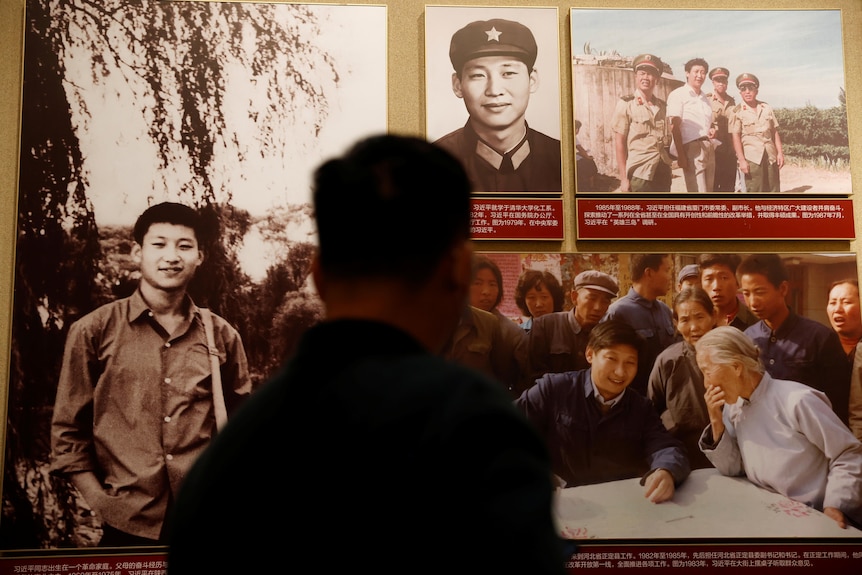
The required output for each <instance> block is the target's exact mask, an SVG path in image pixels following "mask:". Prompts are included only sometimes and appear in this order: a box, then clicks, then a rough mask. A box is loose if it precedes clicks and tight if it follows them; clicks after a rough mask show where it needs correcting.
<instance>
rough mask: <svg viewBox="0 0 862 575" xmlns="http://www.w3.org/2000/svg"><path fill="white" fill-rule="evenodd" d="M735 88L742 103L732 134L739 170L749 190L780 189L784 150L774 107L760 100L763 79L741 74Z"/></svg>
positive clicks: (732, 124) (735, 111)
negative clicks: (780, 172) (758, 95)
mask: <svg viewBox="0 0 862 575" xmlns="http://www.w3.org/2000/svg"><path fill="white" fill-rule="evenodd" d="M736 87H737V88H739V92H740V94H741V95H742V103H741V104H738V105H737V106H735V107H734V108H733V121H732V123H731V128H730V133H731V134H732V136H733V148H734V150H735V151H736V159H737V161H738V162H739V169H740V170H741V171H742V173H743V174H745V185H746V189H747V190H748V191H749V192H778V191H780V180H779V170H781V168H782V167H783V166H784V151H783V150H782V148H781V136H779V135H778V120H777V119H776V118H775V113H774V112H773V111H772V106H770V105H769V104H767V103H766V102H761V101H759V100H758V99H757V91H758V89H759V88H760V80H758V79H757V76H755V75H754V74H749V73H745V74H740V75H739V76H737V78H736Z"/></svg>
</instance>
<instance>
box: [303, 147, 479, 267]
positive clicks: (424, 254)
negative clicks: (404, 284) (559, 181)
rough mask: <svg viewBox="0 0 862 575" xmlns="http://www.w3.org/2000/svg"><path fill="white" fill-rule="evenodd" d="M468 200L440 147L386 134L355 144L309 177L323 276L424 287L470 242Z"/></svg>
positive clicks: (463, 181) (457, 169)
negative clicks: (372, 278)
mask: <svg viewBox="0 0 862 575" xmlns="http://www.w3.org/2000/svg"><path fill="white" fill-rule="evenodd" d="M470 194H471V187H470V180H469V178H468V176H467V173H466V172H465V170H464V168H463V166H462V165H461V163H460V162H459V161H458V160H457V159H456V158H455V157H454V156H452V155H451V154H450V153H449V152H447V151H445V150H443V149H442V148H440V147H439V146H436V145H434V144H431V143H429V142H428V141H426V140H424V139H421V138H417V137H413V136H398V135H390V134H385V135H375V136H371V137H368V138H366V139H363V140H360V141H359V142H358V143H356V144H355V145H354V146H353V147H352V148H351V149H350V150H348V152H347V153H346V154H345V155H343V156H342V157H340V158H335V159H331V160H328V161H326V162H324V163H323V164H322V165H321V166H320V167H319V168H318V169H317V170H316V171H315V173H314V183H313V201H314V215H315V219H316V222H317V233H318V242H319V260H320V265H321V269H323V270H324V271H325V272H326V273H328V274H330V275H332V276H335V277H340V278H357V277H366V276H377V277H400V278H403V279H406V280H409V281H411V282H421V281H424V280H425V279H427V278H428V277H429V276H430V275H431V273H433V269H434V267H435V265H436V264H437V263H439V262H440V261H441V258H442V257H443V256H444V255H445V254H446V253H447V252H448V251H449V250H450V249H451V248H452V247H453V246H454V245H456V243H457V242H458V241H461V240H466V239H468V238H469V236H470Z"/></svg>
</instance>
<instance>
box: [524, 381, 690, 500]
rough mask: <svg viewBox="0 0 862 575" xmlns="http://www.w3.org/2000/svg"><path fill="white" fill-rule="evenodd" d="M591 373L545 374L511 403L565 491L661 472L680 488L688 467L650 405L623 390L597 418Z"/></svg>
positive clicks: (678, 444) (677, 444)
mask: <svg viewBox="0 0 862 575" xmlns="http://www.w3.org/2000/svg"><path fill="white" fill-rule="evenodd" d="M591 381H592V380H591V370H590V369H585V370H581V371H568V372H565V373H549V374H546V375H544V376H543V377H542V378H541V379H539V380H538V383H537V384H536V385H535V386H533V387H531V388H530V389H528V390H526V391H525V392H524V393H523V394H521V396H520V397H519V398H518V399H516V400H515V405H516V406H517V407H518V408H519V409H520V410H521V411H523V412H524V414H525V415H526V416H527V419H529V420H530V422H532V423H533V425H534V426H535V427H536V429H537V430H538V432H539V434H540V435H541V436H542V437H544V438H545V442H546V444H547V446H548V449H549V451H550V454H551V467H552V469H553V471H554V473H555V474H557V475H558V476H560V477H561V478H562V479H563V480H565V481H566V485H567V486H569V487H572V486H575V485H586V484H590V483H601V482H604V481H615V480H618V479H628V478H632V477H644V478H645V477H646V475H648V474H649V473H650V472H652V471H654V470H656V469H666V470H668V471H669V472H670V473H671V475H673V478H674V482H675V483H676V484H677V485H679V484H680V483H682V482H683V481H684V480H685V478H686V477H688V474H689V472H690V471H691V468H690V466H689V462H688V458H687V457H686V454H685V448H684V447H683V444H682V443H681V442H680V441H679V440H678V439H676V438H674V437H673V436H672V435H671V434H670V433H669V432H668V431H667V430H666V429H665V428H664V425H662V422H661V419H660V418H659V416H658V414H657V413H656V411H655V408H654V407H653V406H652V404H651V403H650V401H649V400H648V399H647V398H646V397H644V396H643V395H641V394H639V393H636V392H634V391H632V390H626V392H625V393H624V394H623V396H622V398H621V399H620V401H619V402H618V403H617V404H616V405H614V406H613V408H611V410H610V411H609V412H608V413H607V414H606V415H602V413H601V411H600V410H599V406H598V403H597V402H596V400H595V398H594V397H593V386H592V383H591Z"/></svg>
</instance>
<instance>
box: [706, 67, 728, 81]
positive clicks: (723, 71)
mask: <svg viewBox="0 0 862 575" xmlns="http://www.w3.org/2000/svg"><path fill="white" fill-rule="evenodd" d="M721 76H724V77H725V78H729V77H730V70H728V69H727V68H722V67H721V66H718V67H717V68H713V69H712V70H710V71H709V79H710V80H713V79H715V78H719V77H721Z"/></svg>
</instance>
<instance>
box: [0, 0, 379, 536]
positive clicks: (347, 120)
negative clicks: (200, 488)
mask: <svg viewBox="0 0 862 575" xmlns="http://www.w3.org/2000/svg"><path fill="white" fill-rule="evenodd" d="M386 51H387V8H386V6H336V5H313V4H271V3H242V2H167V1H165V2H158V1H157V2H145V1H140V0H138V1H131V2H125V1H123V2H121V1H110V2H99V3H93V2H88V1H78V0H73V1H70V2H60V3H57V2H49V1H47V0H29V1H28V2H27V5H26V27H25V44H24V85H23V111H22V127H21V159H20V162H21V163H20V186H19V195H18V222H17V226H18V233H17V242H18V243H17V254H16V260H17V264H16V266H15V274H14V275H15V277H14V290H15V297H14V311H13V321H12V330H11V331H12V333H11V355H12V357H13V358H14V359H13V360H12V362H11V370H10V376H9V401H8V413H7V419H6V423H7V427H6V430H7V431H6V443H5V447H6V449H5V466H4V471H5V473H4V478H3V516H2V522H0V535H2V536H0V541H2V546H3V548H4V549H51V548H69V547H94V546H97V545H98V546H102V547H125V546H127V545H129V546H131V545H141V544H153V543H161V542H162V541H163V528H164V520H165V513H166V510H167V509H168V506H169V505H170V502H171V501H172V499H173V498H174V497H175V496H176V493H177V491H178V489H179V486H180V483H181V479H182V477H183V476H184V474H185V472H186V471H187V470H188V469H189V467H190V466H191V464H192V463H193V461H194V460H195V458H196V456H197V455H198V454H199V453H200V452H201V450H202V449H203V448H204V447H205V446H206V444H207V443H208V439H209V438H210V437H211V436H212V435H213V434H214V433H215V430H216V426H217V424H220V422H221V420H220V417H222V416H223V415H228V416H229V415H230V413H232V412H233V410H234V409H235V408H236V407H237V406H238V405H239V404H240V403H241V402H242V401H243V399H244V398H245V397H247V396H248V394H249V393H251V392H252V391H253V390H254V389H255V388H256V387H257V385H258V384H260V383H261V382H262V381H264V380H265V379H267V378H268V377H269V375H270V374H272V373H273V372H274V370H276V369H277V368H278V367H279V366H280V364H281V362H282V360H283V358H284V357H285V356H286V355H287V354H288V353H289V352H290V350H291V349H292V346H293V344H294V343H295V339H296V337H297V335H298V332H301V331H302V330H303V329H304V328H305V327H307V326H308V325H310V324H312V323H314V322H316V321H317V319H319V317H320V315H321V313H322V306H321V304H320V303H319V301H318V299H317V297H316V294H315V293H314V290H313V286H312V285H311V283H310V282H309V281H308V270H309V264H310V259H311V257H312V255H313V253H314V249H315V248H314V245H315V241H316V239H315V230H314V229H313V224H312V219H311V194H310V190H311V176H312V173H313V168H314V167H315V166H316V165H318V164H320V163H321V162H322V161H323V160H325V159H327V158H329V157H332V156H335V155H338V154H340V153H342V152H343V151H344V150H345V149H346V148H347V147H348V146H349V145H351V144H353V143H354V141H355V140H357V139H358V138H360V137H363V136H367V135H370V134H372V133H380V132H385V131H386V128H387V125H386V122H387V101H386V97H387V92H386V80H387V71H386ZM168 252H170V253H169V255H170V257H164V254H166V253H168ZM166 262H167V263H166ZM165 290H167V291H169V292H170V293H173V294H174V295H175V296H176V298H171V301H170V302H167V301H165V302H162V301H161V300H158V303H160V304H165V306H162V308H160V313H161V312H170V313H165V314H164V315H159V314H156V315H157V316H158V317H156V316H153V317H156V319H155V321H154V322H153V327H152V328H150V329H146V326H147V325H149V324H148V323H147V322H143V324H142V325H140V324H141V323H142V322H132V321H131V319H133V318H137V317H139V316H140V314H143V311H142V310H145V309H148V307H147V305H150V306H155V302H154V301H153V300H154V299H158V298H157V297H156V296H154V294H158V293H163V292H165ZM199 308H200V309H203V310H204V311H201V312H200V313H201V315H200V317H201V321H202V322H203V324H204V326H205V327H206V326H207V325H208V324H210V326H211V328H212V329H211V331H212V332H214V333H213V337H212V338H211V339H209V338H208V339H209V341H207V340H204V338H203V335H202V334H203V333H204V331H209V330H197V329H193V328H194V326H195V325H197V323H196V321H197V319H196V318H197V317H198V316H197V314H196V313H190V310H192V311H194V310H197V309H199ZM206 310H210V313H207V312H206ZM153 313H155V312H151V314H150V315H151V316H152V314H153ZM143 315H146V314H143ZM206 317H209V318H211V319H210V320H209V322H208V321H207V320H206ZM122 318H126V319H128V320H129V321H127V322H124V321H122ZM117 320H120V321H117ZM156 323H158V324H159V325H161V326H162V329H164V330H165V331H167V333H171V334H184V336H183V335H181V336H179V337H177V338H176V339H175V340H171V342H170V343H171V345H169V346H166V347H164V349H162V346H160V345H155V346H152V345H150V346H148V345H147V344H148V343H150V344H152V343H153V342H154V341H156V340H158V341H161V339H162V336H163V335H164V334H160V333H159V330H158V329H156V325H155V324H156ZM124 324H126V325H127V328H125V329H124V328H122V326H123V325H124ZM142 326H143V327H142ZM154 338H155V339H154ZM97 342H102V343H101V344H100V343H97ZM158 349H162V351H157V350H158ZM207 349H210V350H211V351H212V350H213V349H217V350H218V360H219V364H218V365H219V367H218V368H216V367H213V366H212V365H211V364H210V360H209V359H208V357H210V355H208V354H207ZM216 375H218V376H219V377H220V379H221V383H222V385H221V386H216V385H213V386H210V384H209V383H208V382H209V381H210V378H212V379H213V381H215V377H216ZM163 380H164V381H163ZM143 381H146V382H148V385H145V386H141V387H140V388H138V387H136V386H131V385H130V383H131V382H143ZM97 383H98V384H99V385H98V386H97V385H96V384H97ZM160 383H164V384H165V385H166V387H165V389H166V390H168V391H165V392H164V393H166V394H167V395H166V396H165V401H167V402H168V404H166V405H165V406H163V407H165V409H167V410H168V411H169V412H170V414H169V415H167V416H165V418H166V419H165V420H164V421H162V414H161V413H160V412H159V410H160V409H161V408H159V407H157V405H159V404H160V403H161V402H160V401H157V400H156V398H157V397H158V395H159V393H160V392H159V388H160V385H159V384H160ZM154 386H155V387H154ZM210 388H212V389H214V390H215V389H223V390H224V394H223V395H224V397H223V398H222V399H221V400H218V399H217V398H215V397H214V396H215V393H213V394H212V395H213V398H212V399H211V397H210V396H211V394H210V391H209V389H210ZM132 390H134V391H132ZM222 412H226V413H222ZM164 453H168V454H169V455H167V456H164Z"/></svg>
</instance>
